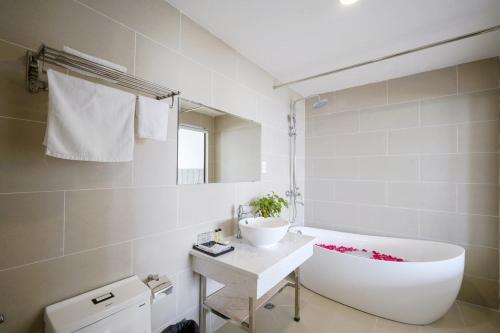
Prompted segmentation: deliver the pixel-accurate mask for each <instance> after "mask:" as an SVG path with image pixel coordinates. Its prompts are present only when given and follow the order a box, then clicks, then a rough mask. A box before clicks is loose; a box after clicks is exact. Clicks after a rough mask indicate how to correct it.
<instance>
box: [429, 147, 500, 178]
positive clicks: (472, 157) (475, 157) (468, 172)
mask: <svg viewBox="0 0 500 333" xmlns="http://www.w3.org/2000/svg"><path fill="white" fill-rule="evenodd" d="M420 174H421V177H422V180H423V181H443V182H459V183H489V184H497V183H498V153H473V154H447V155H427V156H422V157H421V160H420Z"/></svg>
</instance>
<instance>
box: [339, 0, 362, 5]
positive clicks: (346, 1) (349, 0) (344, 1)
mask: <svg viewBox="0 0 500 333" xmlns="http://www.w3.org/2000/svg"><path fill="white" fill-rule="evenodd" d="M355 2H358V0H340V3H341V4H343V5H352V4H353V3H355Z"/></svg>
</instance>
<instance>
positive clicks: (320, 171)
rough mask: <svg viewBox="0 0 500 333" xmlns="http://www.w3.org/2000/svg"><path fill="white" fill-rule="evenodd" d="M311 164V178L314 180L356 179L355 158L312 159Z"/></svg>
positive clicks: (356, 163) (356, 167)
mask: <svg viewBox="0 0 500 333" xmlns="http://www.w3.org/2000/svg"><path fill="white" fill-rule="evenodd" d="M312 162H313V165H312V170H313V171H312V173H313V174H312V176H313V177H315V178H332V179H358V168H359V166H358V165H359V161H358V159H357V158H350V157H346V158H333V159H314V160H312Z"/></svg>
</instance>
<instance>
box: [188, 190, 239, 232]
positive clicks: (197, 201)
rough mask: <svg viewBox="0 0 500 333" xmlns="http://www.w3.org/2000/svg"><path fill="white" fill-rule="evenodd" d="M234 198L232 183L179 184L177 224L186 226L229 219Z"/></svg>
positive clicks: (232, 209)
mask: <svg viewBox="0 0 500 333" xmlns="http://www.w3.org/2000/svg"><path fill="white" fill-rule="evenodd" d="M215 198H216V200H215ZM234 199H235V190H234V185H233V184H205V185H184V186H180V187H179V224H180V225H181V226H188V225H192V224H199V223H202V222H209V221H218V220H226V219H230V218H232V216H233V212H234Z"/></svg>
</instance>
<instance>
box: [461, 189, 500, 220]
mask: <svg viewBox="0 0 500 333" xmlns="http://www.w3.org/2000/svg"><path fill="white" fill-rule="evenodd" d="M458 210H459V211H460V212H461V213H469V214H482V215H491V216H498V185H482V184H459V185H458Z"/></svg>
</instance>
